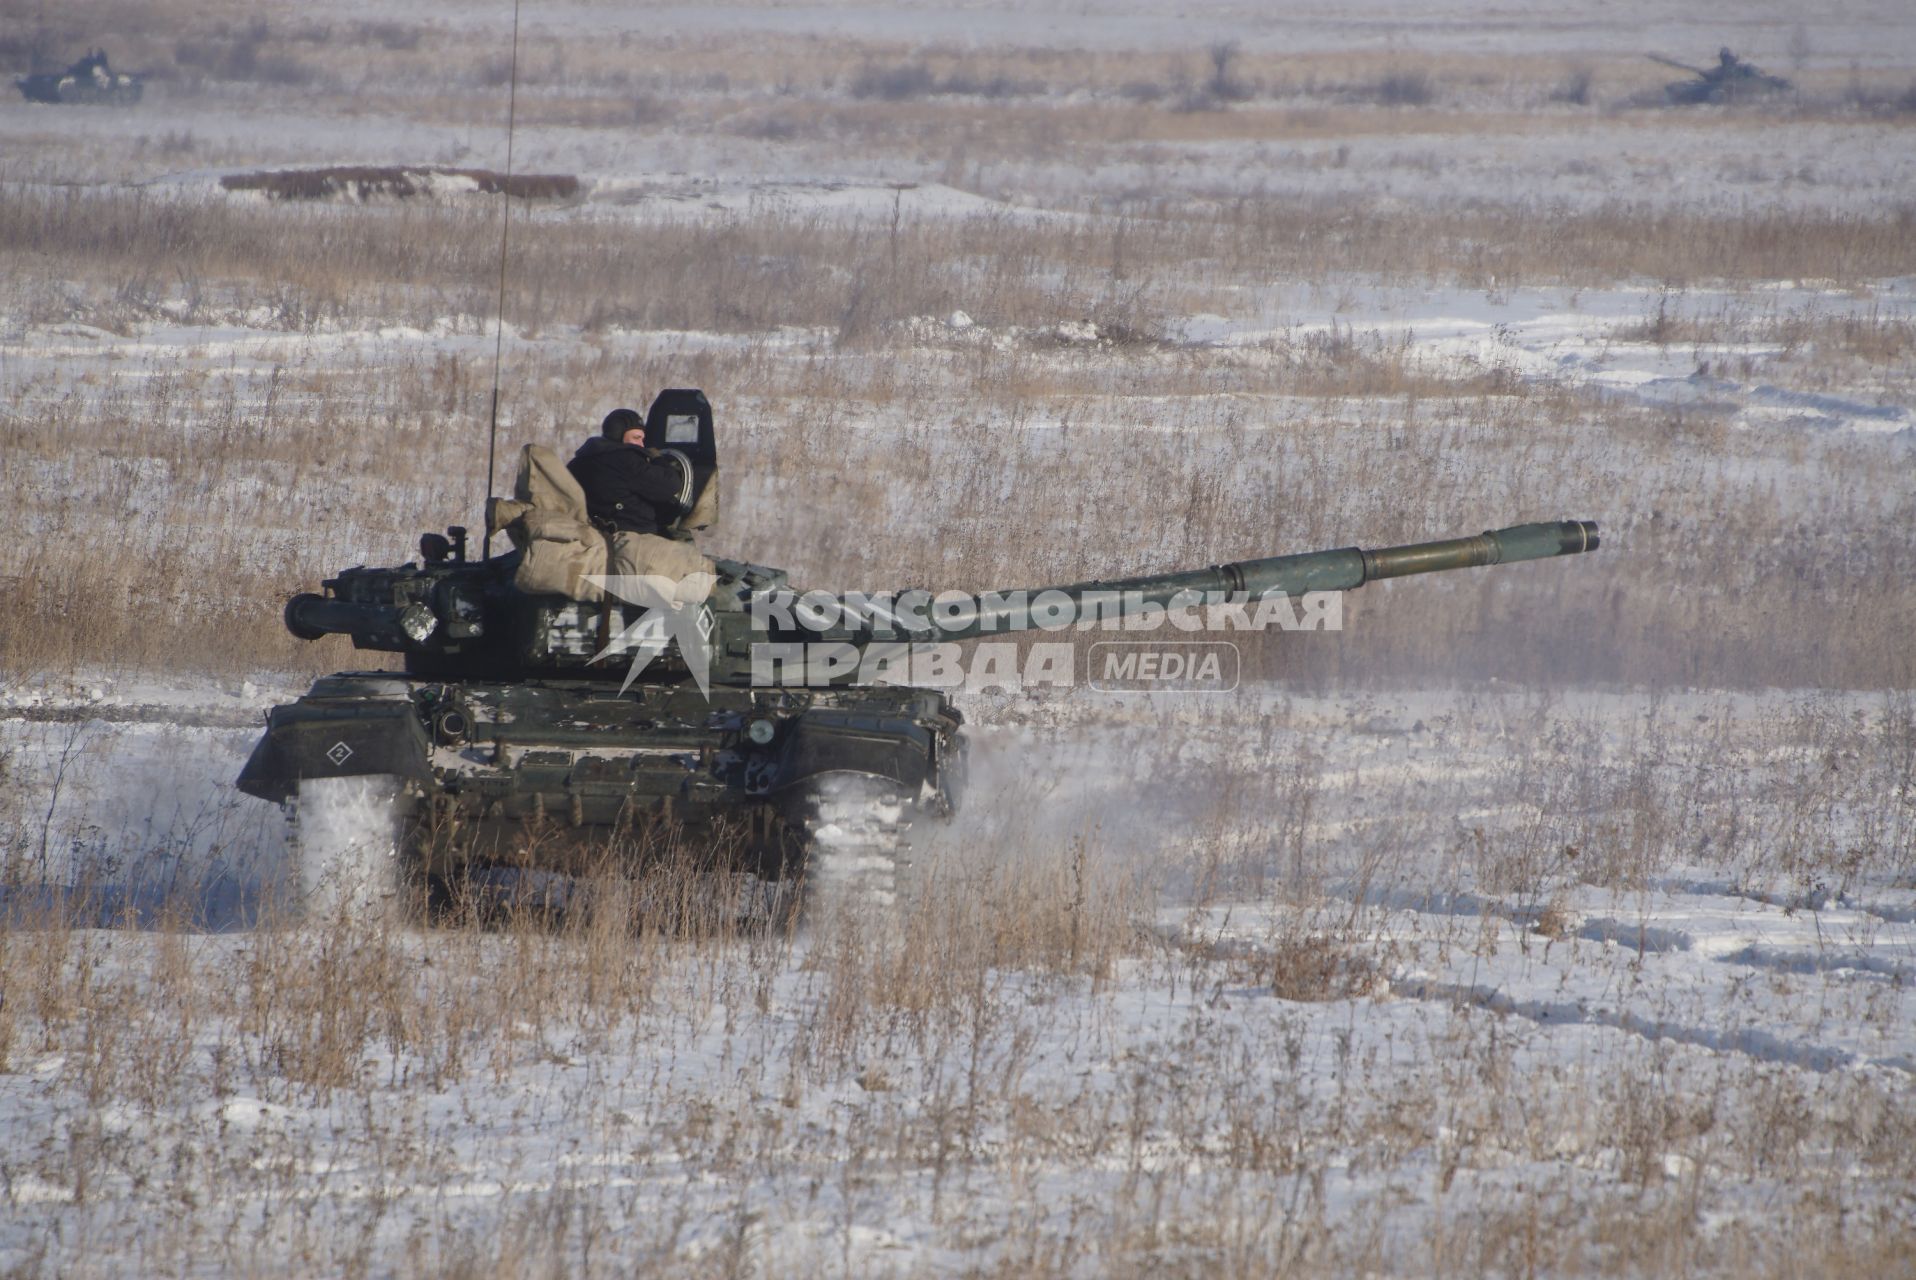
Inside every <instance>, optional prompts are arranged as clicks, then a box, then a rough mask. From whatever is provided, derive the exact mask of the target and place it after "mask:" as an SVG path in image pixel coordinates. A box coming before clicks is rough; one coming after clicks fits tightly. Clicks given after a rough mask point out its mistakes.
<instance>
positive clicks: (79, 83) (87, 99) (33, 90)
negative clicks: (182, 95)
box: [14, 49, 146, 107]
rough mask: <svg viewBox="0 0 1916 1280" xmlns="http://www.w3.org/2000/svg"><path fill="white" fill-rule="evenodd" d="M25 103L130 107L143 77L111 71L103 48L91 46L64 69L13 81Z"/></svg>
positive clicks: (135, 100) (142, 89)
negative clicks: (83, 55) (83, 54)
mask: <svg viewBox="0 0 1916 1280" xmlns="http://www.w3.org/2000/svg"><path fill="white" fill-rule="evenodd" d="M14 84H15V86H16V87H18V88H19V90H20V94H21V96H22V97H24V98H25V99H26V100H27V101H28V102H44V103H48V104H51V105H56V106H58V105H65V106H112V107H130V106H132V105H133V104H134V103H136V102H138V101H139V100H140V95H141V94H142V93H143V92H145V89H146V83H145V80H144V78H143V77H141V76H137V75H130V74H128V73H126V72H123V71H115V70H113V68H112V67H111V66H110V65H108V63H107V57H106V51H105V50H104V49H93V50H89V51H88V52H87V55H86V56H85V57H84V58H81V59H80V60H79V61H78V62H76V63H74V64H73V65H72V66H70V67H68V68H67V69H66V70H65V71H41V72H36V73H34V74H33V75H30V76H25V77H23V78H21V79H19V80H16V81H14Z"/></svg>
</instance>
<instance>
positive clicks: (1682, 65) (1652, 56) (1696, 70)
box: [1643, 53, 1710, 76]
mask: <svg viewBox="0 0 1916 1280" xmlns="http://www.w3.org/2000/svg"><path fill="white" fill-rule="evenodd" d="M1643 56H1644V57H1646V58H1648V59H1649V60H1650V61H1652V62H1660V63H1662V64H1663V65H1664V66H1666V67H1675V68H1676V69H1677V70H1678V71H1687V72H1689V73H1690V74H1691V75H1693V76H1707V75H1709V74H1710V73H1709V71H1707V70H1706V69H1704V68H1703V67H1697V66H1692V65H1690V64H1689V63H1687V62H1678V61H1677V60H1676V59H1675V58H1666V57H1664V56H1663V55H1662V54H1660V53H1646V54H1644V55H1643Z"/></svg>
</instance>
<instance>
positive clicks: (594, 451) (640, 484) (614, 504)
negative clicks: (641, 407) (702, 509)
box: [566, 409, 692, 537]
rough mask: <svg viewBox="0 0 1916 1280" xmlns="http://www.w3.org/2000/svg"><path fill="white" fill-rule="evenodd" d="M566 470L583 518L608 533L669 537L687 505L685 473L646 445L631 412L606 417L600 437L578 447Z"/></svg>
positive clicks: (617, 411) (640, 423) (687, 478)
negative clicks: (581, 498)
mask: <svg viewBox="0 0 1916 1280" xmlns="http://www.w3.org/2000/svg"><path fill="white" fill-rule="evenodd" d="M566 469H567V470H568V471H570V472H571V473H572V477H573V479H575V480H577V481H578V482H579V487H580V488H581V489H583V490H585V503H586V514H587V516H588V517H589V518H590V519H591V521H592V523H593V524H595V525H597V526H599V527H600V528H601V529H604V530H606V531H608V532H623V533H650V534H663V535H665V536H667V537H670V536H672V535H671V532H670V530H671V527H672V524H673V522H674V521H676V520H677V519H678V518H679V517H680V516H682V515H684V514H685V513H686V511H687V510H689V509H690V506H691V502H692V476H691V473H690V470H689V468H687V467H686V466H685V465H684V464H683V463H682V462H681V461H680V460H679V459H678V458H677V457H675V456H673V455H672V454H669V453H661V452H657V451H655V450H653V449H650V448H648V447H647V446H646V439H645V421H644V419H642V418H640V417H639V415H638V414H637V413H635V412H634V411H632V410H631V409H614V410H613V411H612V412H611V413H608V414H606V415H605V421H604V423H602V424H601V425H600V428H599V434H598V435H597V436H594V437H593V438H592V439H590V440H587V441H586V442H585V443H584V444H582V445H580V446H579V451H578V452H577V453H575V454H573V455H572V461H571V462H569V463H567V464H566Z"/></svg>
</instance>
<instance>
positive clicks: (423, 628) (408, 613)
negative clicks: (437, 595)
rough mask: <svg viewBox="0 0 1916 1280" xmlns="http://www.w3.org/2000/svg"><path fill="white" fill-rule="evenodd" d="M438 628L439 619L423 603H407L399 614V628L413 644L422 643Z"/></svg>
mask: <svg viewBox="0 0 1916 1280" xmlns="http://www.w3.org/2000/svg"><path fill="white" fill-rule="evenodd" d="M438 628H439V619H438V618H437V617H435V616H434V615H433V611H432V610H431V609H428V608H427V607H426V606H425V605H423V604H409V605H407V606H406V607H405V608H404V609H403V610H401V611H400V614H399V629H400V630H401V631H403V632H405V633H406V638H407V639H409V640H411V641H412V642H413V643H414V644H424V643H426V641H427V639H428V638H429V637H430V636H431V635H432V633H433V632H434V631H436V630H438Z"/></svg>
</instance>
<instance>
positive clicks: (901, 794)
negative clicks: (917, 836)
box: [804, 773, 916, 920]
mask: <svg viewBox="0 0 1916 1280" xmlns="http://www.w3.org/2000/svg"><path fill="white" fill-rule="evenodd" d="M914 810H915V805H914V803H913V798H912V797H911V796H910V795H908V794H907V793H906V792H905V791H904V790H903V789H902V788H900V787H899V786H898V785H897V784H896V783H894V782H891V781H890V780H888V779H885V778H875V777H872V776H870V775H868V774H862V773H839V774H828V775H826V776H825V777H823V778H820V779H818V780H817V781H816V782H815V783H814V785H813V788H812V792H811V795H810V796H809V797H808V813H807V817H806V821H805V829H806V835H807V843H808V849H807V852H806V858H805V900H804V912H805V915H806V916H807V917H810V918H812V919H814V920H817V919H821V918H824V917H826V916H829V915H830V914H832V913H834V912H839V911H863V910H867V909H870V908H873V907H877V908H881V909H885V910H898V909H900V908H902V907H904V906H905V905H906V904H908V903H909V901H910V899H911V896H912V892H913V890H914V889H915V888H916V874H915V873H916V867H915V864H914V863H913V861H912V854H911V842H910V839H909V831H910V828H911V822H912V818H913V816H914Z"/></svg>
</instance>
